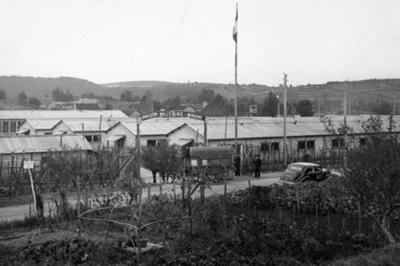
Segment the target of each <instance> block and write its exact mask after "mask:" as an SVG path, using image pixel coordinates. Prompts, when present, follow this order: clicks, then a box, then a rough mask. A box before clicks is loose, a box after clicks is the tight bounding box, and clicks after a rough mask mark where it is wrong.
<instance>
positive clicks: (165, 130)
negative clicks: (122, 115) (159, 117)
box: [122, 119, 185, 136]
mask: <svg viewBox="0 0 400 266" xmlns="http://www.w3.org/2000/svg"><path fill="white" fill-rule="evenodd" d="M122 124H123V125H124V126H125V127H126V128H127V129H129V130H130V131H131V132H132V133H133V134H135V135H136V123H135V122H122ZM184 124H185V123H182V122H174V121H165V122H161V121H159V122H155V121H152V120H151V119H149V120H145V121H143V122H142V123H141V124H140V135H143V136H156V135H157V136H158V135H160V136H165V135H168V134H169V133H171V132H172V131H173V130H175V129H177V128H179V127H181V126H183V125H184Z"/></svg>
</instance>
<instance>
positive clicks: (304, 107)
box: [296, 100, 314, 116]
mask: <svg viewBox="0 0 400 266" xmlns="http://www.w3.org/2000/svg"><path fill="white" fill-rule="evenodd" d="M296 110H297V112H298V113H299V114H300V115H301V116H313V114H314V111H313V106H312V103H311V101H310V100H300V101H299V102H298V103H297V104H296Z"/></svg>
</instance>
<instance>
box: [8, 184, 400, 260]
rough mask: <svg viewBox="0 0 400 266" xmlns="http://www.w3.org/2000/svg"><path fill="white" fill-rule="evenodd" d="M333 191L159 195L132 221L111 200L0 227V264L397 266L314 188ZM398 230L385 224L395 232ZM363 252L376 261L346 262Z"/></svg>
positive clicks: (360, 220) (371, 233) (120, 200)
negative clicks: (366, 265) (142, 245)
mask: <svg viewBox="0 0 400 266" xmlns="http://www.w3.org/2000/svg"><path fill="white" fill-rule="evenodd" d="M326 186H330V187H329V188H327V187H326ZM331 188H332V184H330V185H329V184H327V185H318V186H316V185H315V184H312V185H307V184H305V185H302V186H301V187H300V194H299V195H298V196H295V197H293V196H292V195H293V194H292V192H293V191H295V190H293V189H294V188H293V187H291V186H286V185H285V186H276V185H274V186H272V187H257V186H254V187H252V188H251V189H244V190H239V191H236V192H234V193H229V194H227V195H226V197H225V196H214V197H210V198H206V199H205V201H204V202H201V200H200V199H190V198H189V197H187V198H186V199H185V200H184V201H182V197H181V195H178V196H177V197H172V196H171V195H167V194H162V195H155V196H153V197H152V198H150V199H147V200H145V201H144V202H143V204H142V207H141V208H140V210H141V211H140V214H139V213H138V211H139V205H138V202H136V201H133V202H132V203H131V204H127V203H128V202H130V201H129V200H128V199H127V198H126V197H121V196H118V194H116V195H115V197H113V198H112V199H110V200H108V201H103V203H102V204H101V205H100V206H98V207H97V208H96V209H92V210H88V211H86V212H84V210H82V213H83V214H82V213H81V215H80V216H79V217H81V218H80V219H79V218H78V214H77V212H76V210H73V209H70V210H69V211H68V213H67V215H64V216H53V217H48V218H42V219H39V220H38V219H36V218H31V219H26V220H25V221H20V222H14V223H2V224H0V246H1V247H2V248H1V249H0V250H1V252H3V253H2V254H1V255H2V256H0V258H1V259H0V264H5V265H7V264H8V263H10V262H11V261H12V262H16V263H17V262H18V263H20V264H21V265H30V264H29V263H37V264H40V265H42V264H45V263H47V264H51V265H65V264H68V265H139V264H140V265H327V264H333V265H349V264H346V263H349V262H347V260H348V261H350V262H354V261H358V262H360V261H361V262H362V261H371V262H373V261H379V262H382V261H387V264H385V265H395V264H393V263H395V262H396V261H398V260H399V255H398V253H396V252H395V251H396V250H398V247H396V246H394V247H392V248H390V247H387V248H385V249H383V250H377V251H373V250H375V249H378V248H381V247H383V246H384V245H385V243H386V241H385V238H384V236H383V235H382V234H381V232H380V230H379V228H378V226H377V225H374V223H372V222H371V220H369V219H366V218H365V217H363V216H361V215H359V214H357V212H354V211H350V209H351V208H350V207H351V206H346V204H344V202H345V201H346V199H344V198H343V200H340V199H337V200H336V201H333V198H334V196H333V194H332V192H329V193H325V194H328V195H327V196H326V197H325V200H322V201H321V198H319V197H320V196H321V189H322V190H326V189H328V190H329V191H333V190H331ZM339 194H340V193H339ZM318 195H319V196H318ZM328 202H331V204H328ZM138 215H139V216H138ZM137 217H141V218H140V220H139V221H138V220H137V219H138V218H137ZM399 225H400V223H399V221H398V220H392V221H391V228H392V232H393V233H395V234H398V233H399V232H400V231H399V228H400V227H399ZM135 226H139V227H138V228H142V229H140V230H139V231H138V232H139V234H136V233H134V232H135V230H134V228H135ZM138 239H141V240H142V241H145V242H148V243H155V244H157V245H159V247H160V246H162V248H160V249H156V250H151V251H148V252H143V253H141V254H140V257H138V256H136V255H135V254H136V253H132V252H130V251H129V247H130V246H132V244H131V243H132V241H135V243H138V242H137V241H138ZM131 249H132V248H131ZM143 250H145V249H143ZM136 251H137V249H136ZM371 251H373V252H378V253H380V254H381V255H380V256H379V259H377V257H375V256H368V255H362V257H352V256H359V255H360V254H367V253H369V252H371ZM24 263H25V264H24ZM391 263H392V264H391ZM351 265H352V264H351ZM359 265H363V264H359ZM371 265H377V264H373V263H372V264H371Z"/></svg>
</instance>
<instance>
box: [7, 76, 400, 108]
mask: <svg viewBox="0 0 400 266" xmlns="http://www.w3.org/2000/svg"><path fill="white" fill-rule="evenodd" d="M345 87H347V90H348V97H349V102H352V104H354V105H355V106H358V109H360V110H362V109H363V108H364V107H363V105H365V108H367V107H368V104H369V103H371V102H379V101H381V100H384V101H386V102H388V103H391V104H393V105H397V106H398V107H397V108H399V107H400V79H370V80H361V81H349V82H342V81H335V82H327V83H325V84H307V85H300V86H290V87H289V89H288V100H289V101H290V102H297V101H299V100H300V99H310V100H312V101H314V105H317V102H319V104H320V105H322V106H324V105H327V104H328V103H325V102H327V101H328V102H329V104H330V105H332V102H333V103H334V104H333V107H332V108H328V109H334V108H336V109H338V108H340V104H341V102H342V101H343V91H344V88H345ZM55 88H60V89H62V90H70V91H71V93H72V94H73V95H74V96H76V97H80V96H81V95H82V94H83V93H90V92H91V93H94V94H97V95H109V96H112V97H114V98H116V99H118V98H119V96H120V94H121V93H122V92H123V91H125V90H130V91H132V93H133V95H138V96H142V95H144V94H145V93H146V91H147V92H149V91H150V92H151V94H152V96H153V98H154V99H157V100H166V99H168V98H174V97H176V96H179V97H181V98H188V97H196V96H197V95H198V93H199V92H200V91H201V90H202V89H211V90H213V91H214V92H215V93H219V94H221V95H223V96H224V97H226V98H230V99H231V98H233V96H234V85H233V84H221V83H202V82H190V83H178V82H166V81H126V82H115V83H107V84H96V83H93V82H91V81H88V80H84V79H77V78H72V77H59V78H40V77H20V76H0V90H5V91H6V95H7V98H8V99H15V98H16V97H17V94H18V93H19V92H20V91H25V92H26V94H27V95H28V97H31V96H35V97H38V98H40V99H41V100H42V101H43V100H45V101H50V100H51V97H52V96H51V91H52V90H53V89H55ZM270 91H272V92H274V93H276V94H278V95H279V97H280V99H282V98H281V97H282V94H283V90H282V89H281V88H280V87H278V86H265V85H260V84H246V85H243V84H241V85H239V88H238V96H239V97H243V96H246V97H254V98H255V99H256V100H257V101H259V102H260V101H262V100H263V98H264V97H265V96H266V95H268V93H269V92H270ZM46 96H47V97H46ZM335 102H337V104H335ZM322 109H324V108H322ZM399 109H400V108H399Z"/></svg>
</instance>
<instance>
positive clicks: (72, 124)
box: [63, 119, 118, 132]
mask: <svg viewBox="0 0 400 266" xmlns="http://www.w3.org/2000/svg"><path fill="white" fill-rule="evenodd" d="M63 122H64V123H65V124H66V125H67V126H68V127H69V128H70V129H71V130H72V131H73V132H82V124H83V129H84V131H85V132H87V131H99V126H100V119H63ZM116 123H118V122H116V121H107V120H105V119H102V121H101V130H100V131H102V132H104V131H107V130H109V129H110V127H112V126H113V125H114V124H116Z"/></svg>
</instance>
